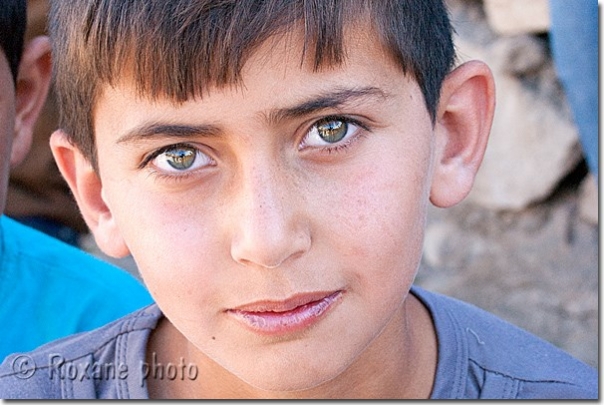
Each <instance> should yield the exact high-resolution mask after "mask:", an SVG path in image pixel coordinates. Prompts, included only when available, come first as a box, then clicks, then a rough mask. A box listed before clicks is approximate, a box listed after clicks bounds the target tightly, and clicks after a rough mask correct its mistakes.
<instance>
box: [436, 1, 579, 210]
mask: <svg viewBox="0 0 604 405" xmlns="http://www.w3.org/2000/svg"><path fill="white" fill-rule="evenodd" d="M447 4H448V6H449V7H450V10H451V17H452V22H453V25H454V27H455V29H456V31H457V35H456V37H455V43H456V47H457V50H458V58H459V61H460V62H463V61H467V60H470V59H481V60H483V61H484V62H486V63H487V64H488V65H489V66H490V67H491V69H492V71H493V75H494V77H495V83H496V89H497V96H496V97H497V107H496V111H495V118H494V122H493V128H492V131H491V136H490V140H489V145H488V147H487V151H486V155H485V159H484V161H483V164H482V166H481V168H480V171H479V173H478V176H477V179H476V183H475V186H474V189H473V191H472V193H471V194H470V195H469V197H468V199H469V200H470V201H473V202H475V203H477V204H479V205H482V206H484V207H487V208H491V209H495V210H515V211H518V210H522V209H523V208H525V207H527V206H529V205H530V204H533V203H538V202H540V201H543V200H545V199H546V198H547V197H548V196H549V195H550V194H551V193H552V191H553V190H554V189H555V188H556V186H557V185H558V184H559V182H560V180H561V179H562V178H564V177H565V176H566V175H567V174H568V173H569V172H570V171H571V170H572V169H574V168H575V167H576V166H577V164H578V163H579V162H580V161H581V160H582V159H583V157H582V151H581V147H580V144H579V141H578V135H577V130H576V127H575V125H574V123H573V120H572V114H571V112H570V109H569V107H568V105H567V102H566V98H565V96H564V93H563V91H562V88H561V86H560V84H559V82H558V79H557V76H556V72H555V69H554V67H553V63H552V58H551V54H550V51H549V43H548V36H547V31H548V27H549V9H548V0H531V1H526V0H484V1H482V0H447Z"/></svg>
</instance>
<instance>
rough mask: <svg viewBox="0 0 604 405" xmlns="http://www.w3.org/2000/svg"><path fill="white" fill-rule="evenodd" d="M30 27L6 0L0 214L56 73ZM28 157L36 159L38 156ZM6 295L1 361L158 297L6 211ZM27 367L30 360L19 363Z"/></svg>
mask: <svg viewBox="0 0 604 405" xmlns="http://www.w3.org/2000/svg"><path fill="white" fill-rule="evenodd" d="M25 26H26V3H25V0H2V1H1V2H0V88H1V91H0V213H2V211H3V209H4V206H5V200H6V192H7V185H8V178H9V169H10V168H11V167H13V166H15V165H17V164H19V163H20V162H22V161H23V159H24V158H25V156H26V155H27V153H28V151H29V148H30V145H31V142H32V133H33V128H34V125H35V122H36V119H37V118H38V116H39V113H40V110H41V109H42V106H43V105H44V101H45V99H46V97H47V94H48V89H49V82H50V75H51V57H50V53H51V51H50V43H49V40H48V37H46V36H36V37H33V38H30V40H28V41H25V43H24V41H23V35H24V32H25ZM46 145H47V142H46ZM46 147H47V148H48V146H46ZM51 159H52V158H51ZM27 161H33V162H35V163H38V162H37V160H36V155H34V156H33V157H32V156H30V159H29V160H27ZM74 212H77V211H74ZM0 300H1V302H2V305H1V306H0V324H1V325H2V326H3V332H2V339H1V340H0V358H4V357H5V356H6V355H8V354H9V353H13V352H21V351H27V350H31V349H33V348H35V347H37V346H39V345H41V344H43V343H46V342H48V341H50V340H54V339H57V338H60V337H64V336H66V335H69V334H73V333H76V332H81V331H87V330H91V329H94V328H96V327H98V326H100V325H103V324H105V323H107V322H110V321H112V320H114V319H116V318H118V317H120V316H123V315H125V314H128V313H130V312H132V311H134V310H136V309H139V308H141V307H143V306H144V305H147V304H150V303H151V302H152V300H151V297H150V295H149V293H148V292H147V290H146V289H145V287H144V286H143V285H142V284H141V283H140V282H139V281H137V280H136V279H135V278H134V277H132V276H131V275H130V274H128V273H127V272H126V271H124V270H121V269H119V268H117V267H114V266H113V265H110V264H108V263H106V262H103V261H101V260H99V259H96V258H94V257H93V256H91V255H89V254H88V253H85V252H83V251H82V250H80V249H77V248H74V247H72V246H69V245H67V244H65V243H63V242H61V241H59V240H57V239H55V238H52V237H49V236H47V235H45V234H43V233H41V232H38V231H37V230H35V229H32V228H30V227H27V226H24V225H23V224H20V223H18V222H16V221H14V220H12V219H10V218H8V217H7V216H6V215H2V216H0ZM22 366H26V364H17V363H15V364H14V367H17V368H18V367H22Z"/></svg>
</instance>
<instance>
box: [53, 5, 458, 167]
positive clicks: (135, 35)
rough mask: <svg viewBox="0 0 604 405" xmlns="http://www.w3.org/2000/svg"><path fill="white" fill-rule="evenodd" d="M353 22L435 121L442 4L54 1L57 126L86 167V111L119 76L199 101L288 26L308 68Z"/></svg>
mask: <svg viewBox="0 0 604 405" xmlns="http://www.w3.org/2000/svg"><path fill="white" fill-rule="evenodd" d="M361 18H368V19H369V21H370V22H371V24H372V25H373V27H374V29H375V31H376V34H377V35H378V37H379V38H380V40H381V42H382V43H383V44H384V46H385V48H386V49H387V50H388V51H389V52H390V53H391V55H392V57H393V58H394V59H395V60H396V61H397V63H398V64H399V65H400V67H401V71H402V73H403V74H410V75H412V76H413V77H414V78H415V80H417V82H418V84H419V86H420V88H421V89H422V92H423V95H424V98H425V102H426V108H427V109H428V111H429V113H430V115H431V116H432V118H434V114H435V109H436V104H437V102H438V96H439V92H440V87H441V84H442V81H443V79H444V77H445V76H446V75H447V73H449V71H450V69H451V68H452V66H453V64H454V58H455V51H454V47H453V41H452V28H451V24H450V22H449V16H448V13H447V10H446V8H445V6H444V4H443V3H442V1H441V0H169V1H166V0H55V1H53V2H52V5H51V9H50V14H49V32H50V35H51V39H52V42H53V55H54V56H53V60H54V79H55V85H56V93H57V97H58V103H59V105H60V108H61V114H60V115H61V119H60V126H61V127H62V129H63V130H65V132H67V133H68V134H69V136H70V137H71V141H72V142H73V143H74V144H75V145H76V146H77V147H78V148H79V149H80V150H81V151H82V152H83V153H84V155H85V156H86V157H87V158H89V159H90V160H91V161H92V162H93V164H95V163H96V158H95V150H96V148H95V143H94V130H93V126H92V111H93V108H94V105H95V102H96V98H97V95H98V90H99V88H100V86H101V85H103V84H114V83H115V82H116V81H118V80H119V79H120V78H121V77H124V75H127V76H126V77H132V78H133V79H134V83H135V84H136V86H137V88H138V90H139V91H140V92H141V94H144V95H147V96H150V97H159V96H164V97H168V98H169V99H172V100H174V101H175V102H181V101H184V100H186V99H188V98H191V97H193V96H201V95H202V94H203V92H204V91H206V90H207V89H208V88H210V87H213V86H216V87H220V86H225V85H229V84H234V83H237V82H238V81H239V80H240V73H241V69H242V66H243V65H244V63H245V61H246V59H247V58H248V57H249V56H250V54H251V53H253V52H254V50H255V49H256V48H257V47H258V46H259V45H261V44H262V43H263V42H264V41H266V40H267V39H268V38H271V37H273V36H275V35H280V34H286V33H287V32H289V31H291V30H292V28H293V27H294V25H296V26H301V27H303V28H304V35H305V46H304V52H305V54H307V55H310V56H311V57H312V58H314V67H315V69H317V70H318V69H320V68H322V67H325V66H333V65H338V64H339V63H341V62H342V61H343V60H344V58H345V50H344V43H345V38H344V27H345V26H346V25H347V24H350V23H354V22H355V21H359V20H360V19H361ZM303 58H304V55H301V61H302V60H303Z"/></svg>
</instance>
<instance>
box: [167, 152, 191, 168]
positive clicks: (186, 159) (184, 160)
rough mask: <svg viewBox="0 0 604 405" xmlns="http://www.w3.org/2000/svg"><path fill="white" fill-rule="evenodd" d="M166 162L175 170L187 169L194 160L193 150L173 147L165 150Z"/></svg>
mask: <svg viewBox="0 0 604 405" xmlns="http://www.w3.org/2000/svg"><path fill="white" fill-rule="evenodd" d="M166 160H167V161H168V164H169V165H170V166H172V167H173V168H175V169H177V170H184V169H188V168H189V167H191V166H192V165H193V162H194V161H195V152H194V151H193V150H191V149H175V150H171V151H168V152H166Z"/></svg>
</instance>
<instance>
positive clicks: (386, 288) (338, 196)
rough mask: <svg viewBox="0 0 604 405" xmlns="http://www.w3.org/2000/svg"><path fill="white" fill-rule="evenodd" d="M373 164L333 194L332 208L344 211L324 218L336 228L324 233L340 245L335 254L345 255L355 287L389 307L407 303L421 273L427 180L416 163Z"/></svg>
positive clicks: (392, 160) (386, 161) (393, 159)
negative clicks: (395, 302) (397, 302)
mask: <svg viewBox="0 0 604 405" xmlns="http://www.w3.org/2000/svg"><path fill="white" fill-rule="evenodd" d="M373 162H374V163H373V164H370V165H366V166H364V167H357V169H358V170H356V171H355V172H354V175H351V176H350V177H349V181H348V183H347V185H346V186H345V187H343V188H342V189H339V190H338V189H336V190H334V192H333V194H332V197H333V199H334V200H335V201H337V202H336V203H334V204H331V205H333V206H337V207H339V209H338V210H334V211H333V213H332V215H330V216H329V217H325V221H326V223H331V224H332V225H331V226H330V229H328V230H326V231H325V234H326V235H329V236H327V237H329V238H331V240H332V241H333V243H334V244H335V247H333V248H332V249H331V250H332V251H334V252H338V254H340V253H342V254H343V255H344V256H343V259H344V260H346V263H347V266H346V268H348V269H351V270H350V274H349V277H350V279H351V284H352V286H353V288H354V289H355V290H357V291H359V292H361V291H363V293H362V294H363V295H366V296H367V295H374V294H375V295H378V296H381V297H383V299H382V302H383V303H385V302H387V301H388V299H387V298H386V296H388V297H389V298H391V299H392V300H400V299H402V298H403V296H404V293H405V292H406V290H407V289H408V287H409V286H410V284H411V283H412V282H413V279H414V277H415V275H416V273H417V269H418V266H419V262H420V259H421V254H422V247H423V243H422V241H423V224H424V221H425V216H426V209H427V201H428V197H427V195H428V193H427V189H428V187H427V186H426V184H427V178H428V176H427V174H426V173H427V170H426V168H425V166H423V165H421V164H418V162H417V161H410V160H406V159H400V158H398V157H397V156H393V157H388V156H382V159H381V160H378V159H373ZM393 168H395V169H393ZM368 291H371V293H370V294H367V292H368ZM376 305H381V304H379V303H377V304H376Z"/></svg>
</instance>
